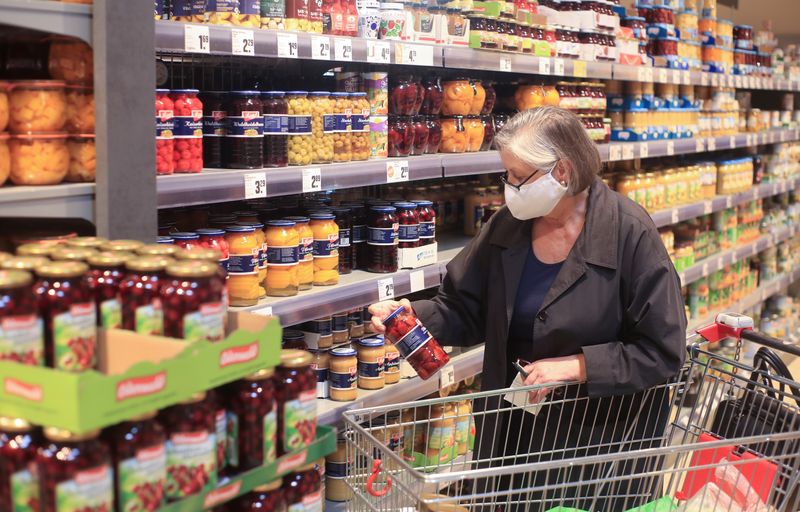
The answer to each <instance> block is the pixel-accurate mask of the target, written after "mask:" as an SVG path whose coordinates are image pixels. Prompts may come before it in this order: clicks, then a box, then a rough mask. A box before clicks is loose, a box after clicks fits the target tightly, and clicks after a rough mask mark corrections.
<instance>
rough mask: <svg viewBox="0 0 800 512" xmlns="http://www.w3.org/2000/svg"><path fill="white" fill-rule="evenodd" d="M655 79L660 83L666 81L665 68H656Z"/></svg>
mask: <svg viewBox="0 0 800 512" xmlns="http://www.w3.org/2000/svg"><path fill="white" fill-rule="evenodd" d="M656 81H657V82H658V83H660V84H665V83H667V70H666V69H664V68H659V69H658V78H657V79H656Z"/></svg>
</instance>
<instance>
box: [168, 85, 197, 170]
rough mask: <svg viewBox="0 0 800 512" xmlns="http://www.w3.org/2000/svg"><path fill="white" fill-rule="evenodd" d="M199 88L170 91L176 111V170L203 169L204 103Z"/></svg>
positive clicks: (174, 161)
mask: <svg viewBox="0 0 800 512" xmlns="http://www.w3.org/2000/svg"><path fill="white" fill-rule="evenodd" d="M199 92H200V91H198V90H197V89H176V90H173V91H171V92H170V99H172V104H173V110H174V112H175V117H174V120H175V128H174V130H173V134H174V138H175V149H174V151H173V155H172V161H173V164H174V172H178V173H197V172H200V171H202V170H203V103H202V102H201V101H200V99H199V98H198V97H197V95H198V94H199Z"/></svg>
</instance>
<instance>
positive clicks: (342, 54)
mask: <svg viewBox="0 0 800 512" xmlns="http://www.w3.org/2000/svg"><path fill="white" fill-rule="evenodd" d="M335 41H336V45H335V50H336V53H335V55H336V57H335V58H336V60H344V61H351V60H353V40H352V39H336V40H335Z"/></svg>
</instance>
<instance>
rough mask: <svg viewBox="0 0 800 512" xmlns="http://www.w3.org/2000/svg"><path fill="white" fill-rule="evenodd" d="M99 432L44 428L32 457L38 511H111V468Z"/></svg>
mask: <svg viewBox="0 0 800 512" xmlns="http://www.w3.org/2000/svg"><path fill="white" fill-rule="evenodd" d="M99 436H100V431H99V430H91V431H89V432H85V433H83V434H75V433H73V432H69V431H66V430H61V429H58V428H53V427H48V428H45V429H44V438H45V440H44V442H43V443H42V446H41V447H40V448H39V453H38V454H37V456H36V473H37V475H38V478H39V498H40V501H39V510H41V511H42V512H56V511H58V510H63V509H64V507H63V504H64V503H69V505H70V507H71V510H112V509H113V507H114V471H113V469H112V466H111V453H110V451H109V448H108V445H107V444H106V443H105V442H103V441H101V440H100V439H99Z"/></svg>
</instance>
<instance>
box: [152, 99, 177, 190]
mask: <svg viewBox="0 0 800 512" xmlns="http://www.w3.org/2000/svg"><path fill="white" fill-rule="evenodd" d="M174 117H175V112H174V109H173V103H172V98H170V97H169V90H168V89H156V174H159V175H161V174H172V172H173V170H174V167H175V163H174V161H173V148H174V144H175V142H174V140H173V137H174V133H175V119H174Z"/></svg>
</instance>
